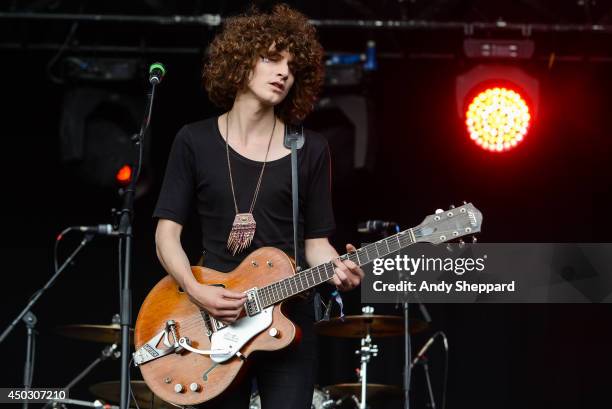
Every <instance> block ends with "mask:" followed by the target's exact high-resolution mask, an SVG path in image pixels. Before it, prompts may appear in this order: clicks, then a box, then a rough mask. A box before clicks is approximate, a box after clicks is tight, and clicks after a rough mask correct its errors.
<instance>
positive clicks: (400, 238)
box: [257, 229, 416, 308]
mask: <svg viewBox="0 0 612 409" xmlns="http://www.w3.org/2000/svg"><path fill="white" fill-rule="evenodd" d="M415 241H416V239H415V236H414V230H413V229H408V230H404V231H403V232H400V233H397V234H395V235H393V236H390V237H387V238H384V239H382V240H379V241H377V242H375V243H370V244H368V245H367V246H363V247H362V248H360V249H359V250H357V251H355V252H353V253H347V254H343V255H342V256H340V257H339V259H340V260H351V261H352V262H354V263H355V264H357V265H358V266H364V265H366V264H368V263H371V262H372V261H374V260H375V259H377V258H381V257H385V256H387V255H389V254H391V253H394V252H396V251H398V250H400V249H403V248H404V247H408V246H409V245H411V244H414V243H415ZM334 267H335V265H334V263H333V261H330V262H328V263H323V264H320V265H318V266H316V267H312V268H309V269H307V270H304V271H301V272H299V273H297V274H296V275H294V276H291V277H287V278H285V279H283V280H280V281H277V282H275V283H272V284H269V285H267V286H265V287H262V288H260V289H259V290H258V292H257V293H258V295H259V300H260V302H261V303H262V304H263V305H262V308H267V307H269V306H271V305H274V304H276V303H278V302H280V301H283V300H286V299H287V298H290V297H293V296H294V295H297V294H299V293H301V292H304V291H307V290H309V289H311V288H313V287H316V286H317V285H319V284H321V283H324V282H326V281H327V280H329V279H330V278H332V277H333V275H334Z"/></svg>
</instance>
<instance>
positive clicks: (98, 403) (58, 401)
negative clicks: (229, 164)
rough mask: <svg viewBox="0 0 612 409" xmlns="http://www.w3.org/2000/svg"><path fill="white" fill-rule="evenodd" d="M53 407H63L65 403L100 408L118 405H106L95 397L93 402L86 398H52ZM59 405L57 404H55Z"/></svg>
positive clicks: (113, 408) (104, 408) (111, 407)
mask: <svg viewBox="0 0 612 409" xmlns="http://www.w3.org/2000/svg"><path fill="white" fill-rule="evenodd" d="M52 405H53V408H56V407H61V408H65V407H66V406H65V405H74V406H84V407H86V408H100V409H119V406H115V405H108V404H106V403H105V402H103V401H101V400H98V399H96V400H95V401H93V402H90V401H87V400H78V399H54V400H53V403H52ZM57 405H59V406H57Z"/></svg>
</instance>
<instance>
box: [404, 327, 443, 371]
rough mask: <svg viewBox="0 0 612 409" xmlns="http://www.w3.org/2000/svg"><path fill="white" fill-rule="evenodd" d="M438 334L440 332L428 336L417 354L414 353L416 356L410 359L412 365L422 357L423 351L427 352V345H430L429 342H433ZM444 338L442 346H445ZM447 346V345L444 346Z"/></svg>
mask: <svg viewBox="0 0 612 409" xmlns="http://www.w3.org/2000/svg"><path fill="white" fill-rule="evenodd" d="M438 335H440V332H436V333H435V334H433V335H432V336H431V338H429V339H428V340H427V342H426V343H425V345H423V348H421V350H420V351H419V353H418V354H416V356H415V357H414V359H413V360H412V366H414V365H416V364H417V362H419V361H420V360H421V358H423V355H425V353H426V352H427V350H428V349H429V347H430V346H431V344H433V343H434V341H435V340H436V337H437V336H438ZM446 342H447V341H446V338H445V341H444V346H445V347H446V345H447V344H446ZM446 348H447V347H446Z"/></svg>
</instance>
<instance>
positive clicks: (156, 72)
mask: <svg viewBox="0 0 612 409" xmlns="http://www.w3.org/2000/svg"><path fill="white" fill-rule="evenodd" d="M164 75H166V67H164V64H162V63H160V62H154V63H153V64H151V66H150V67H149V82H150V83H151V84H159V83H160V82H162V79H164Z"/></svg>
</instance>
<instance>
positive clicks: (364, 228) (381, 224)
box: [357, 220, 397, 233]
mask: <svg viewBox="0 0 612 409" xmlns="http://www.w3.org/2000/svg"><path fill="white" fill-rule="evenodd" d="M396 226H397V223H395V222H385V221H382V220H368V221H366V222H362V223H359V224H358V225H357V231H358V232H359V233H378V232H381V231H385V230H388V229H390V228H394V227H396Z"/></svg>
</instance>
